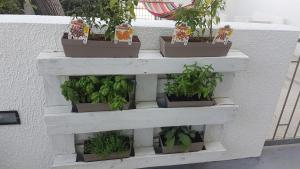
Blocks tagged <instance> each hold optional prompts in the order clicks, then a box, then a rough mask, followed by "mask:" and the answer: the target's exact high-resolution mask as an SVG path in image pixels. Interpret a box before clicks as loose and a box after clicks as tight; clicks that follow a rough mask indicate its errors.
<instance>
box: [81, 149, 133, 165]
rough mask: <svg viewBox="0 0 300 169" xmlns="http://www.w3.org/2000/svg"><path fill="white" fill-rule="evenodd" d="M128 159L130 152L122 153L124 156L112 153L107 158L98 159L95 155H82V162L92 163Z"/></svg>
mask: <svg viewBox="0 0 300 169" xmlns="http://www.w3.org/2000/svg"><path fill="white" fill-rule="evenodd" d="M129 157H130V150H128V151H126V152H124V154H118V153H112V154H111V155H109V156H107V157H100V156H97V155H96V154H83V161H85V162H92V161H103V160H114V159H123V158H129Z"/></svg>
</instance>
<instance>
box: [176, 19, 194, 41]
mask: <svg viewBox="0 0 300 169" xmlns="http://www.w3.org/2000/svg"><path fill="white" fill-rule="evenodd" d="M191 33H192V30H191V27H190V26H187V24H184V23H182V24H177V25H176V26H175V30H174V32H173V36H172V41H171V43H172V44H174V43H175V42H181V43H184V45H187V44H188V42H189V39H190V35H191Z"/></svg>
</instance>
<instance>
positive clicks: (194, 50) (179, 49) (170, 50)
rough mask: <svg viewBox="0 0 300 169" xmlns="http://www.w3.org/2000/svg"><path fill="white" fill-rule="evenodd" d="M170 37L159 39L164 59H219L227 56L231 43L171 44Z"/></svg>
mask: <svg viewBox="0 0 300 169" xmlns="http://www.w3.org/2000/svg"><path fill="white" fill-rule="evenodd" d="M171 39H172V37H167V36H162V37H160V52H161V53H162V55H163V56H164V57H220V56H227V54H228V52H229V49H230V48H231V46H232V42H228V43H227V45H224V43H215V44H212V43H207V42H189V43H188V44H187V45H184V44H183V43H175V44H171Z"/></svg>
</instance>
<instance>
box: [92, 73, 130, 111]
mask: <svg viewBox="0 0 300 169" xmlns="http://www.w3.org/2000/svg"><path fill="white" fill-rule="evenodd" d="M132 91H133V83H132V82H131V81H130V80H128V79H126V78H125V77H124V76H107V77H106V78H103V79H102V80H101V87H100V89H99V90H98V91H96V92H94V93H93V94H92V95H91V99H92V103H101V102H103V103H108V104H109V105H110V106H111V108H112V109H113V110H116V109H119V110H122V109H123V106H124V105H126V104H127V103H128V100H129V93H131V92H132Z"/></svg>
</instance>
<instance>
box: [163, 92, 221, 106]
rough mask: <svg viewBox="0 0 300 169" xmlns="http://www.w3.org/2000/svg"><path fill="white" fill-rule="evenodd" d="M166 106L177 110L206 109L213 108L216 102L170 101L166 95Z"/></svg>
mask: <svg viewBox="0 0 300 169" xmlns="http://www.w3.org/2000/svg"><path fill="white" fill-rule="evenodd" d="M164 99H165V105H166V107H167V108H177V107H206V106H213V105H215V104H216V102H215V101H214V100H213V101H170V100H169V98H168V96H167V95H166V94H165V95H164Z"/></svg>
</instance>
